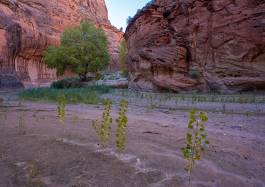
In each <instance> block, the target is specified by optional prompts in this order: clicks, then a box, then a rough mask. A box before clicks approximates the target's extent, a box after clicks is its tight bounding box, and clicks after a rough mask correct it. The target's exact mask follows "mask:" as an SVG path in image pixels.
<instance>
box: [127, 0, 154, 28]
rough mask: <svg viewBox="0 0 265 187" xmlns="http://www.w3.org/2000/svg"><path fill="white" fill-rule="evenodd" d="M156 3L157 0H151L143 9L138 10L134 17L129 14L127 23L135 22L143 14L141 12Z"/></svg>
mask: <svg viewBox="0 0 265 187" xmlns="http://www.w3.org/2000/svg"><path fill="white" fill-rule="evenodd" d="M154 3H155V0H150V1H149V2H148V3H146V5H145V6H144V7H143V8H142V9H138V10H137V12H136V14H135V15H134V16H133V17H131V16H129V17H128V18H127V20H126V22H127V25H130V24H131V23H132V22H134V21H135V20H136V19H137V18H138V17H139V16H140V15H141V13H142V12H143V11H145V10H146V9H148V8H149V7H150V6H152V5H153V4H154Z"/></svg>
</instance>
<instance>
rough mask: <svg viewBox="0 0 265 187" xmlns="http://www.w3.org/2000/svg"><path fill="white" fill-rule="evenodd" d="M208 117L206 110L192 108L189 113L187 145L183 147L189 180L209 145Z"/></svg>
mask: <svg viewBox="0 0 265 187" xmlns="http://www.w3.org/2000/svg"><path fill="white" fill-rule="evenodd" d="M207 121H208V117H207V116H206V114H205V113H204V112H197V111H196V110H194V109H193V110H192V111H191V112H190V115H189V123H188V129H189V132H188V133H187V134H186V144H187V145H186V147H184V148H182V149H181V150H182V154H183V157H184V158H185V159H186V160H187V165H186V167H185V169H186V171H187V172H188V174H189V181H190V176H191V172H192V170H193V168H194V166H195V161H196V160H200V159H201V153H202V152H203V151H205V148H206V147H208V145H209V141H208V140H207V135H206V132H205V122H207Z"/></svg>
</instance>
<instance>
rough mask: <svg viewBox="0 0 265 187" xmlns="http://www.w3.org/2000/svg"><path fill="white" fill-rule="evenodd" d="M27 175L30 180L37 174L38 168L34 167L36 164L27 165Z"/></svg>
mask: <svg viewBox="0 0 265 187" xmlns="http://www.w3.org/2000/svg"><path fill="white" fill-rule="evenodd" d="M27 169H28V175H29V177H30V178H34V177H36V176H37V175H38V174H39V171H38V168H37V166H36V164H34V163H33V162H30V163H29V164H28V168H27Z"/></svg>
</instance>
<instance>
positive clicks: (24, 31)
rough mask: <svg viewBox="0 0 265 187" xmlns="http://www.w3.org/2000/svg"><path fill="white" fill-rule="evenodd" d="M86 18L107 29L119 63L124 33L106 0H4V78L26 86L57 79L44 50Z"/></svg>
mask: <svg viewBox="0 0 265 187" xmlns="http://www.w3.org/2000/svg"><path fill="white" fill-rule="evenodd" d="M82 19H88V20H90V21H92V22H94V23H95V24H97V25H98V26H100V27H102V28H103V29H104V30H105V31H106V35H107V36H108V37H109V49H110V53H111V56H112V59H113V63H114V64H115V63H116V62H115V60H116V59H117V53H116V51H115V48H116V46H118V45H119V42H120V40H121V38H122V35H123V33H121V32H119V31H118V30H117V29H116V28H114V27H113V26H111V24H110V22H109V20H108V11H107V8H106V5H105V1H104V0H0V74H1V75H2V77H4V76H8V77H10V76H13V77H15V78H14V80H16V79H18V80H20V81H22V82H23V83H24V85H25V86H27V85H33V86H34V85H35V86H36V85H40V84H46V83H50V82H51V81H52V80H54V79H56V78H57V77H56V72H55V71H54V70H51V69H48V68H47V67H46V66H45V65H44V64H43V62H42V59H43V56H42V55H43V52H44V50H45V49H46V48H47V47H48V46H49V45H56V44H58V43H59V42H60V35H61V33H62V32H63V31H64V29H65V28H67V27H71V26H75V25H78V24H79V23H80V21H81V20H82ZM66 76H67V75H66ZM3 80H4V79H3ZM0 82H1V81H0ZM2 83H3V81H2ZM1 85H2V87H3V86H8V85H6V84H1ZM1 85H0V87H1ZM9 85H12V84H9Z"/></svg>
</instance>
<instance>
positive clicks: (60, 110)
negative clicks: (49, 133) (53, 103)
mask: <svg viewBox="0 0 265 187" xmlns="http://www.w3.org/2000/svg"><path fill="white" fill-rule="evenodd" d="M57 101H58V103H57V114H58V117H59V120H60V122H62V123H63V122H64V116H65V105H66V98H65V95H64V94H60V95H59V96H58V98H57Z"/></svg>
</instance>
